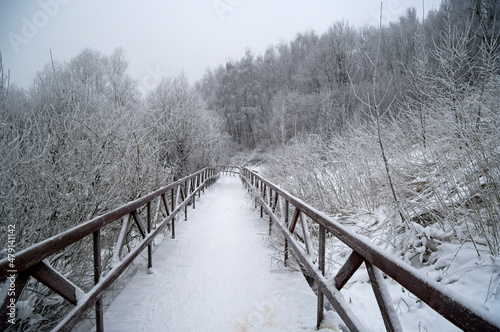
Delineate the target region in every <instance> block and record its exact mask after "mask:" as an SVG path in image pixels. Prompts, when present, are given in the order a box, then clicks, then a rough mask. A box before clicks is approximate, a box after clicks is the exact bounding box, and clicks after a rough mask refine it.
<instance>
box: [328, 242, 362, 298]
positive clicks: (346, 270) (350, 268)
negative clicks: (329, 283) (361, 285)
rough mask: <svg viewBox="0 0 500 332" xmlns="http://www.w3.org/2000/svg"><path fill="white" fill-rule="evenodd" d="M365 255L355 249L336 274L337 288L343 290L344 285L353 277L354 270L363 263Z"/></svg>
mask: <svg viewBox="0 0 500 332" xmlns="http://www.w3.org/2000/svg"><path fill="white" fill-rule="evenodd" d="M363 262H364V259H363V257H362V256H361V255H360V254H358V253H357V252H355V251H353V252H352V253H351V255H349V257H348V258H347V261H346V262H345V264H344V265H342V267H341V268H340V270H339V272H337V275H336V276H335V288H337V289H338V290H341V289H342V287H344V285H345V284H346V283H347V281H349V279H351V277H352V276H353V274H354V272H356V271H357V269H358V268H359V267H360V266H361V264H363Z"/></svg>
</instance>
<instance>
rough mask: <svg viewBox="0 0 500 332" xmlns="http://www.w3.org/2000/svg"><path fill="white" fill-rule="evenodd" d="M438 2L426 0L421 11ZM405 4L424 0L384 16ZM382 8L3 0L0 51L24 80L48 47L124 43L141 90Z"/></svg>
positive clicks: (189, 0) (108, 49) (257, 1)
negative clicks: (181, 73)
mask: <svg viewBox="0 0 500 332" xmlns="http://www.w3.org/2000/svg"><path fill="white" fill-rule="evenodd" d="M440 2H441V1H440V0H425V11H426V12H427V11H428V10H430V9H433V8H434V9H437V8H438V6H439V3H440ZM410 6H414V7H416V8H417V12H418V13H419V15H421V14H420V13H421V12H422V0H388V1H387V0H386V1H384V11H383V17H384V23H387V22H388V21H393V20H396V19H397V17H398V16H399V15H400V14H402V13H404V11H405V10H406V8H408V7H410ZM379 10H380V1H376V0H349V1H346V0H308V1H306V0H178V1H174V0H163V1H161V0H142V1H139V0H134V1H132V0H38V1H34V0H33V1H28V0H1V1H0V36H1V39H0V52H1V54H2V57H3V64H4V67H6V68H9V69H10V70H11V82H12V81H13V82H14V83H16V85H18V86H22V87H26V88H27V87H29V85H30V84H31V82H32V80H33V79H34V78H35V75H36V71H37V70H40V69H42V68H43V66H44V64H45V63H47V62H49V61H50V52H49V50H52V54H53V57H54V59H55V60H58V61H61V62H65V61H68V60H70V59H71V58H72V57H74V56H75V55H77V54H78V53H79V52H80V51H81V50H82V49H84V48H86V47H90V48H92V49H95V50H98V51H100V52H102V53H103V54H105V55H110V54H111V53H112V52H113V50H114V49H115V48H117V47H122V48H123V49H124V50H125V53H126V57H127V60H128V61H129V64H130V67H129V73H130V75H131V76H132V77H133V78H134V79H135V80H137V81H138V84H139V87H140V88H141V90H144V89H149V88H151V87H152V86H153V85H154V84H155V83H156V82H157V81H158V78H159V77H161V76H162V75H163V76H165V75H175V74H178V73H179V72H181V71H184V72H185V73H186V74H187V75H188V77H189V79H190V81H191V82H192V83H194V82H195V81H196V80H198V79H200V78H201V77H202V75H203V73H204V72H205V70H206V68H208V67H210V68H214V67H216V66H218V65H219V64H223V63H224V61H225V60H226V59H238V58H241V57H242V56H243V55H244V53H245V49H246V48H250V49H251V50H252V51H253V52H254V54H256V55H257V54H262V53H263V52H264V50H265V49H266V47H267V46H269V45H271V44H277V43H279V42H280V41H286V42H288V41H290V40H292V39H293V38H294V37H295V35H296V34H297V33H298V32H305V31H307V30H309V29H313V30H314V31H316V32H317V33H318V34H322V33H324V32H325V31H326V30H327V29H328V27H329V26H330V25H331V24H332V23H334V22H336V21H338V20H342V19H345V20H346V21H348V22H349V23H350V24H351V25H355V26H363V25H365V24H372V25H376V24H378V17H379Z"/></svg>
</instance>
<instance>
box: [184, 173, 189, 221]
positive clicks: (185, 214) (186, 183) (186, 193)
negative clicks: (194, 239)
mask: <svg viewBox="0 0 500 332" xmlns="http://www.w3.org/2000/svg"><path fill="white" fill-rule="evenodd" d="M188 181H189V180H186V181H184V200H187V197H188ZM184 220H188V206H187V204H186V205H184Z"/></svg>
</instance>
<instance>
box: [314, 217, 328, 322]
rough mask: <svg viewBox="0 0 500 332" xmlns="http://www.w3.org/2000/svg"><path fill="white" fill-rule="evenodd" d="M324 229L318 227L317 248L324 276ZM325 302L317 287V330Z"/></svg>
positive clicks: (319, 266) (319, 264) (319, 265)
mask: <svg viewBox="0 0 500 332" xmlns="http://www.w3.org/2000/svg"><path fill="white" fill-rule="evenodd" d="M325 235H326V231H325V227H323V225H321V224H320V225H319V248H318V268H319V270H320V271H321V273H322V274H323V276H324V275H325ZM324 306H325V301H324V297H323V291H322V290H321V288H320V287H318V313H317V322H316V328H317V329H319V327H320V325H321V322H322V321H323V311H324Z"/></svg>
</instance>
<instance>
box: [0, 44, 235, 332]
mask: <svg viewBox="0 0 500 332" xmlns="http://www.w3.org/2000/svg"><path fill="white" fill-rule="evenodd" d="M127 66H128V63H127V61H126V59H125V55H124V53H123V51H122V50H121V49H117V50H115V51H114V52H113V53H112V54H111V55H109V56H106V55H103V54H101V53H100V52H98V51H94V50H90V49H85V50H83V51H82V52H81V53H79V54H78V55H77V56H76V57H74V58H73V59H71V60H70V61H69V62H67V63H60V62H57V61H51V62H50V63H48V64H47V65H46V66H45V67H44V68H43V69H41V70H40V71H39V72H38V73H37V75H36V77H35V78H34V80H33V83H32V85H31V87H30V88H29V89H27V90H23V89H19V88H16V87H15V86H11V85H9V79H8V75H7V70H5V68H6V67H4V66H2V64H1V58H0V119H1V121H0V220H1V223H0V229H1V230H2V231H3V232H4V234H6V232H7V225H14V226H15V229H16V232H15V235H16V239H15V244H16V250H18V251H19V250H21V249H22V248H25V247H27V246H29V245H32V244H34V243H37V242H39V241H42V240H44V239H46V238H49V237H50V236H53V235H55V234H57V233H59V232H62V231H64V230H67V229H69V228H71V227H72V226H75V225H77V224H80V223H82V222H85V221H87V220H90V219H92V218H94V217H96V216H98V215H101V214H103V213H105V212H107V211H109V210H111V209H114V208H117V207H118V206H120V205H122V204H124V203H127V202H129V201H131V200H133V199H136V198H138V197H140V196H143V195H145V194H147V193H149V192H152V191H153V190H156V189H158V188H159V187H161V186H165V185H167V184H168V183H170V182H172V181H173V180H176V179H178V178H180V177H182V176H184V175H187V174H190V173H192V172H194V171H195V170H198V169H200V168H203V167H205V166H209V165H214V164H217V162H218V159H219V158H220V157H221V156H222V155H223V153H224V148H225V144H226V142H227V135H226V134H225V133H224V130H223V126H224V125H223V122H222V120H221V119H220V118H219V117H218V116H216V115H215V114H214V113H213V112H210V111H208V109H207V106H206V104H205V102H204V101H203V100H202V98H201V97H200V95H199V94H198V93H197V92H196V91H194V89H193V88H192V87H191V86H189V84H188V81H187V79H186V77H184V76H183V75H179V76H177V77H170V78H169V77H166V78H164V79H163V80H162V81H160V82H158V85H157V87H156V88H154V89H153V90H152V91H151V92H149V93H148V95H147V96H146V97H145V98H142V97H141V95H140V94H139V92H138V89H137V86H136V83H135V82H134V81H133V80H132V79H131V77H130V76H129V75H128V73H127ZM12 74H13V75H14V76H15V73H12ZM120 227H121V225H118V224H117V225H114V226H111V227H110V228H109V229H107V230H106V231H105V232H103V233H102V237H101V240H102V241H103V244H106V245H108V247H111V246H112V243H113V242H112V241H116V236H117V235H118V233H119V228H120ZM6 241H7V237H6V236H5V237H1V238H0V248H2V249H0V250H1V256H2V257H5V256H6V248H7V245H6ZM91 241H92V239H86V240H82V241H80V242H78V243H76V244H75V245H72V246H71V247H69V248H67V249H66V250H64V251H62V252H61V253H60V254H58V255H55V256H53V257H50V259H49V261H50V264H52V265H53V266H54V267H55V268H56V269H57V270H58V271H60V272H61V273H62V274H64V275H65V276H67V277H68V278H69V279H70V280H71V281H73V282H74V283H75V284H77V285H79V286H80V287H83V288H84V289H85V290H87V289H88V288H89V287H92V284H93V282H92V277H91V275H92V273H90V272H91V271H92V260H91V259H89V257H92V245H91ZM108 259H109V253H107V254H103V270H106V269H107V268H108V267H109V260H108ZM27 288H29V289H32V290H34V293H30V294H28V293H27V294H25V295H23V297H22V298H21V299H20V300H21V301H25V302H23V303H24V306H23V307H24V308H25V309H24V311H22V310H21V311H19V314H18V318H19V319H20V321H18V322H17V324H16V325H15V327H16V329H17V328H19V329H22V330H25V331H28V330H33V331H35V330H44V329H46V330H48V329H50V328H51V327H53V326H54V324H56V323H57V318H58V317H59V316H60V315H61V314H62V313H63V312H64V311H65V310H67V308H68V307H67V306H65V305H61V303H62V302H63V300H62V298H61V297H59V296H56V295H54V293H53V292H50V291H49V290H48V289H47V288H45V287H42V286H40V285H39V284H38V283H35V282H34V281H33V280H31V281H30V285H28V287H27Z"/></svg>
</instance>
